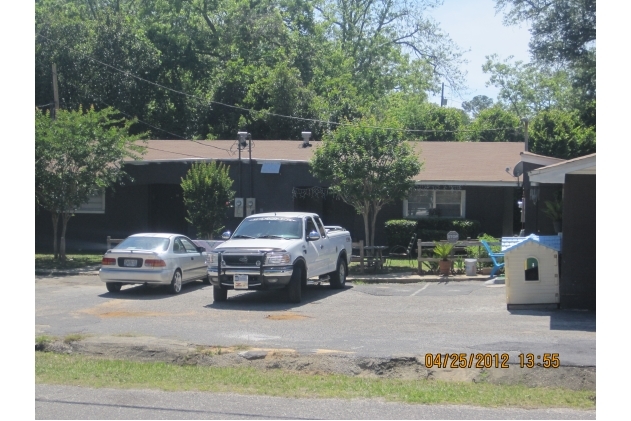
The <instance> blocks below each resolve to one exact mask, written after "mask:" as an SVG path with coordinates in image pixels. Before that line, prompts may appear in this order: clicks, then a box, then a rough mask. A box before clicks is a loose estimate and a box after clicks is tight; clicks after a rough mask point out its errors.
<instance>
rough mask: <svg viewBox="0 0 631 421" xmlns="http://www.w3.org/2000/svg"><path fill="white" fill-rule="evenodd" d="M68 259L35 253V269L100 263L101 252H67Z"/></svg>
mask: <svg viewBox="0 0 631 421" xmlns="http://www.w3.org/2000/svg"><path fill="white" fill-rule="evenodd" d="M66 257H67V258H68V260H66V261H65V262H61V261H59V260H55V259H54V258H53V255H52V254H36V255H35V269H44V270H48V269H78V268H84V267H86V266H94V265H100V264H101V259H102V258H103V255H102V254H68V255H66Z"/></svg>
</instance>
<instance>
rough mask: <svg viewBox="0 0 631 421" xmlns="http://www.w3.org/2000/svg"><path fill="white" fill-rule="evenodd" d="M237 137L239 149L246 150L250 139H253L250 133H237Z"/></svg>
mask: <svg viewBox="0 0 631 421" xmlns="http://www.w3.org/2000/svg"><path fill="white" fill-rule="evenodd" d="M237 137H238V138H239V149H245V147H246V146H248V139H251V138H252V137H251V136H250V133H248V132H237Z"/></svg>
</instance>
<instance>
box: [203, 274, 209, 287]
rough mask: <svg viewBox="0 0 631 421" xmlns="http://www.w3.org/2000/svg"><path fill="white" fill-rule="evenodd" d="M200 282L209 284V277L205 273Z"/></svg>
mask: <svg viewBox="0 0 631 421" xmlns="http://www.w3.org/2000/svg"><path fill="white" fill-rule="evenodd" d="M202 282H203V283H204V285H210V277H209V276H208V275H206V277H205V278H202Z"/></svg>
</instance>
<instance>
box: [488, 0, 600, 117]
mask: <svg viewBox="0 0 631 421" xmlns="http://www.w3.org/2000/svg"><path fill="white" fill-rule="evenodd" d="M495 3H496V9H497V11H502V10H503V11H506V14H505V17H504V23H505V24H508V25H511V24H521V23H523V22H527V23H529V24H530V25H531V27H530V33H531V39H530V52H531V55H532V58H533V60H534V62H535V63H537V64H539V65H544V66H550V67H554V68H565V69H567V70H568V72H569V74H570V80H571V81H572V85H573V87H574V90H575V96H576V100H575V108H576V109H577V110H579V113H580V117H581V119H582V120H583V123H584V125H585V126H590V127H592V126H595V125H596V111H595V109H596V105H595V102H596V0H495Z"/></svg>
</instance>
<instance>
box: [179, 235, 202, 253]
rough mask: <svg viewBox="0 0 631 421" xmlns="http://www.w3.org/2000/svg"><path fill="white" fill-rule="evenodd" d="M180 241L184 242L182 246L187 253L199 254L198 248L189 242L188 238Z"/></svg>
mask: <svg viewBox="0 0 631 421" xmlns="http://www.w3.org/2000/svg"><path fill="white" fill-rule="evenodd" d="M179 240H181V241H182V245H183V246H184V249H185V250H186V252H187V253H199V252H198V251H197V246H195V244H193V243H191V242H190V241H188V240H187V239H186V238H180V239H179Z"/></svg>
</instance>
